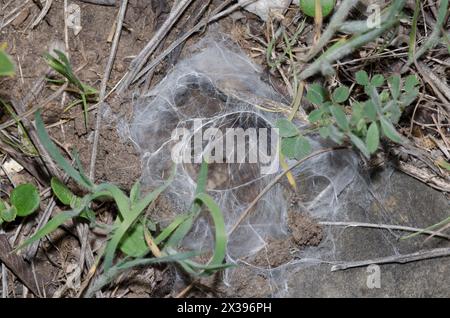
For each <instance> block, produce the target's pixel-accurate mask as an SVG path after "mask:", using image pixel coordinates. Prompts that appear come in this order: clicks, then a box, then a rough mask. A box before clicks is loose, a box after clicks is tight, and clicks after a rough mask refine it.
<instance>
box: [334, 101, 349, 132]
mask: <svg viewBox="0 0 450 318" xmlns="http://www.w3.org/2000/svg"><path fill="white" fill-rule="evenodd" d="M331 114H333V117H334V119H336V123H337V125H338V126H339V128H341V129H342V130H344V131H348V130H349V129H350V127H349V123H348V119H347V116H346V115H345V113H344V111H343V110H342V108H341V107H339V106H336V105H333V106H331Z"/></svg>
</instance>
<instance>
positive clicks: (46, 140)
mask: <svg viewBox="0 0 450 318" xmlns="http://www.w3.org/2000/svg"><path fill="white" fill-rule="evenodd" d="M35 125H36V131H37V134H38V137H39V140H40V141H41V143H42V145H43V146H44V148H45V150H47V151H48V153H49V155H50V156H51V157H52V158H53V160H55V161H56V163H57V164H58V165H59V167H61V168H62V169H63V170H64V171H65V172H66V173H67V174H68V175H69V176H70V177H71V178H72V179H74V180H75V181H76V182H77V183H78V184H79V185H80V186H83V187H85V188H86V189H89V190H92V188H93V183H92V182H91V181H89V182H88V181H87V180H85V178H83V177H82V176H81V175H80V173H79V172H78V171H77V170H75V168H74V167H72V166H71V165H70V163H69V162H67V161H66V159H64V157H63V156H62V155H61V153H60V152H59V151H58V148H57V147H56V146H55V144H54V143H53V141H52V140H51V139H50V136H49V135H48V133H47V131H46V129H45V125H44V122H43V121H42V117H41V112H40V111H37V112H36V114H35Z"/></svg>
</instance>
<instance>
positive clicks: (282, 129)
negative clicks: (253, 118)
mask: <svg viewBox="0 0 450 318" xmlns="http://www.w3.org/2000/svg"><path fill="white" fill-rule="evenodd" d="M275 127H277V128H278V129H279V135H280V137H293V136H297V135H298V134H300V131H299V130H298V128H297V126H295V125H294V124H293V123H292V122H291V121H289V120H287V119H285V118H282V119H278V120H277V122H276V123H275Z"/></svg>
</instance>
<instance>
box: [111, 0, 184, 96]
mask: <svg viewBox="0 0 450 318" xmlns="http://www.w3.org/2000/svg"><path fill="white" fill-rule="evenodd" d="M192 2H193V0H181V1H180V2H179V4H178V5H177V6H176V7H174V8H173V10H172V11H171V12H170V15H169V17H168V18H167V19H166V21H165V22H164V23H163V25H162V26H161V28H160V29H159V30H158V31H157V32H156V33H155V35H154V36H153V37H152V39H151V40H150V41H149V42H148V43H147V45H146V46H145V48H144V49H143V50H142V51H141V52H140V53H139V54H138V56H136V57H135V59H134V60H133V61H132V63H131V66H130V69H129V71H128V73H127V74H125V76H124V78H123V81H122V85H121V87H120V89H119V91H124V90H125V89H127V88H128V86H129V85H130V84H131V83H132V82H133V80H134V79H135V77H136V75H137V74H138V73H139V71H140V70H141V69H142V67H143V66H144V64H145V63H146V62H147V60H148V58H149V57H150V55H152V53H153V52H154V51H155V49H156V48H157V47H158V45H159V44H160V43H161V41H162V40H163V39H164V38H165V37H166V36H167V34H168V33H169V31H170V30H171V29H172V27H173V25H174V24H175V22H177V21H178V19H179V18H180V16H181V15H182V14H183V13H184V11H185V10H186V9H187V8H188V7H189V5H190V4H191V3H192Z"/></svg>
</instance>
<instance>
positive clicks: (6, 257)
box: [0, 234, 43, 297]
mask: <svg viewBox="0 0 450 318" xmlns="http://www.w3.org/2000/svg"><path fill="white" fill-rule="evenodd" d="M0 261H1V262H2V263H3V264H5V265H6V267H8V268H9V270H10V271H11V272H12V273H13V274H14V275H15V276H16V277H17V278H18V279H19V280H20V281H21V282H22V283H23V284H24V285H25V286H27V288H28V289H29V290H31V292H32V293H33V294H34V295H36V296H38V297H40V296H41V291H40V289H39V282H42V281H43V280H42V279H41V278H40V277H37V279H35V276H34V275H33V273H32V271H31V270H30V266H29V265H28V264H27V263H26V262H25V261H24V260H23V259H22V258H21V257H20V256H19V255H17V254H16V253H15V252H13V250H12V248H11V245H10V244H9V242H8V238H7V237H6V235H5V234H0ZM36 281H37V282H36Z"/></svg>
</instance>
